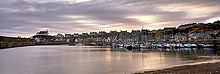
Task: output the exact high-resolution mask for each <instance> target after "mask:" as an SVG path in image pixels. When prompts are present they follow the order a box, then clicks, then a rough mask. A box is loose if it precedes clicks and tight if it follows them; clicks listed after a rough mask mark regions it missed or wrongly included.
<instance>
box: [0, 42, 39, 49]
mask: <svg viewBox="0 0 220 74" xmlns="http://www.w3.org/2000/svg"><path fill="white" fill-rule="evenodd" d="M33 45H35V42H1V43H0V49H4V48H12V47H22V46H33Z"/></svg>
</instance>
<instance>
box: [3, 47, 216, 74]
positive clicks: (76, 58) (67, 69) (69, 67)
mask: <svg viewBox="0 0 220 74" xmlns="http://www.w3.org/2000/svg"><path fill="white" fill-rule="evenodd" d="M217 55H218V54H217V53H215V52H214V51H213V50H209V49H175V50H172V49H141V50H132V51H129V50H127V49H121V48H109V47H105V46H104V47H103V46H69V45H46V46H45V45H44V46H27V47H17V48H8V49H4V50H0V60H1V62H0V65H1V67H0V73H2V74H11V73H12V74H14V73H16V74H24V73H28V74H39V73H40V74H51V73H53V74H60V73H65V74H72V73H74V74H78V73H82V74H88V73H91V74H112V73H113V74H125V73H126V74H132V73H136V72H143V71H150V70H158V69H164V68H169V67H173V66H178V65H183V64H190V63H196V62H203V61H209V60H218V59H219V57H218V56H217ZM15 60H16V61H15Z"/></svg>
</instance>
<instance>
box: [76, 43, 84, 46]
mask: <svg viewBox="0 0 220 74" xmlns="http://www.w3.org/2000/svg"><path fill="white" fill-rule="evenodd" d="M84 45H85V44H82V43H79V44H76V46H84Z"/></svg>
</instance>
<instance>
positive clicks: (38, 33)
mask: <svg viewBox="0 0 220 74" xmlns="http://www.w3.org/2000/svg"><path fill="white" fill-rule="evenodd" d="M36 35H49V33H48V30H47V31H40V32H37V34H36Z"/></svg>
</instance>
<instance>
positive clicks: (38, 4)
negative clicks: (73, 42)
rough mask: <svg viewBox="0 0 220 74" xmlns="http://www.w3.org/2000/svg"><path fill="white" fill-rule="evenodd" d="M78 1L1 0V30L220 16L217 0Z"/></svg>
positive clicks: (154, 24)
mask: <svg viewBox="0 0 220 74" xmlns="http://www.w3.org/2000/svg"><path fill="white" fill-rule="evenodd" d="M79 1H80V0H79ZM79 1H76V2H74V1H72V0H48V1H44V0H12V1H8V0H1V1H0V22H1V23H0V33H1V34H3V35H7V36H18V35H19V36H30V35H33V34H35V33H36V32H37V31H40V30H47V29H49V31H50V34H56V33H74V32H90V31H99V30H105V31H109V30H120V29H128V30H129V31H130V30H132V29H140V28H141V27H145V28H147V29H159V28H163V27H170V26H178V25H180V24H185V23H190V22H209V21H213V19H219V17H220V16H219V14H220V11H219V9H220V8H219V7H220V5H219V3H220V1H218V0H193V1H191V0H175V1H173V0H163V1H161V0H85V1H80V2H79ZM158 26H159V27H158Z"/></svg>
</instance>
